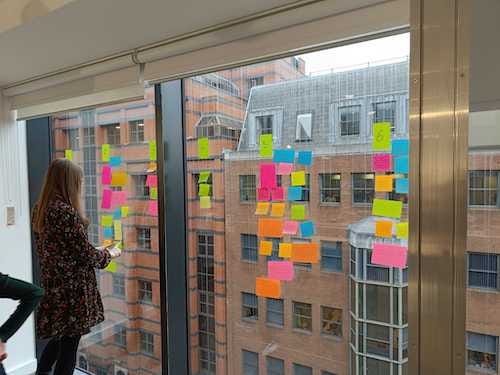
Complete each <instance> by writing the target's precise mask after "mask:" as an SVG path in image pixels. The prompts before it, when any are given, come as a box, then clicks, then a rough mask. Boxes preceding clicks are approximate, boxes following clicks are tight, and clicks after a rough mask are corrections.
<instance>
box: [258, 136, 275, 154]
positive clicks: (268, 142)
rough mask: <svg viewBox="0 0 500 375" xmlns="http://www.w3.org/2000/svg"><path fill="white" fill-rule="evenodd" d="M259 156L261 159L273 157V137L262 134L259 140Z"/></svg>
mask: <svg viewBox="0 0 500 375" xmlns="http://www.w3.org/2000/svg"><path fill="white" fill-rule="evenodd" d="M259 155H260V156H261V157H262V158H271V157H272V156H273V135H272V134H262V135H261V136H260V138H259Z"/></svg>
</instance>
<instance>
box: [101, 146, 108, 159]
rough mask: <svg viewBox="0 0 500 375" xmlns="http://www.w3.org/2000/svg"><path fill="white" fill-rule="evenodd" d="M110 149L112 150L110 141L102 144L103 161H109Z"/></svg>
mask: <svg viewBox="0 0 500 375" xmlns="http://www.w3.org/2000/svg"><path fill="white" fill-rule="evenodd" d="M109 151H110V147H109V144H108V143H104V144H103V145H102V146H101V159H102V161H104V162H108V161H109Z"/></svg>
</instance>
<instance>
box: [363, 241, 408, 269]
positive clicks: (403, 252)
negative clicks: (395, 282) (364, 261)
mask: <svg viewBox="0 0 500 375" xmlns="http://www.w3.org/2000/svg"><path fill="white" fill-rule="evenodd" d="M407 258H408V248H406V247H404V246H399V245H391V244H385V243H374V244H373V251H372V259H371V263H373V264H377V265H379V266H386V267H395V268H405V267H406V262H407Z"/></svg>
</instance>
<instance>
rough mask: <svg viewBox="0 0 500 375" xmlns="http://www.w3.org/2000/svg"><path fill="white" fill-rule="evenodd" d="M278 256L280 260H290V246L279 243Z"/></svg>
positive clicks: (289, 244)
mask: <svg viewBox="0 0 500 375" xmlns="http://www.w3.org/2000/svg"><path fill="white" fill-rule="evenodd" d="M278 256H279V257H280V258H291V256H292V244H291V243H286V242H281V243H280V245H279V252H278Z"/></svg>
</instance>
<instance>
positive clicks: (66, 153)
mask: <svg viewBox="0 0 500 375" xmlns="http://www.w3.org/2000/svg"><path fill="white" fill-rule="evenodd" d="M64 157H65V158H66V159H68V160H73V150H64Z"/></svg>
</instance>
